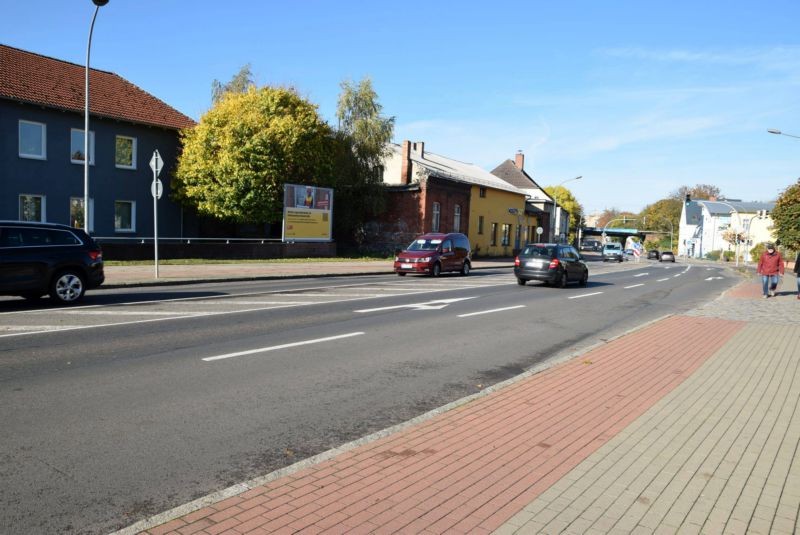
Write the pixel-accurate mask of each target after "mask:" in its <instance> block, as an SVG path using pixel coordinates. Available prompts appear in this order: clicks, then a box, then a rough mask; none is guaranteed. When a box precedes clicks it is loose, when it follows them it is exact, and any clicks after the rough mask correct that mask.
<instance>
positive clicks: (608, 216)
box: [597, 208, 620, 228]
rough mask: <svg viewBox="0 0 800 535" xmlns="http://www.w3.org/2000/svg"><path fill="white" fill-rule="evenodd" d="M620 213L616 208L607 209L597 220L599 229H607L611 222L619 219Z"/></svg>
mask: <svg viewBox="0 0 800 535" xmlns="http://www.w3.org/2000/svg"><path fill="white" fill-rule="evenodd" d="M619 214H620V211H619V210H618V209H616V208H606V209H605V210H603V213H601V214H600V217H599V218H597V228H603V227H605V226H606V225H607V224H608V223H609V222H610V221H612V220H614V219H616V218H618V217H619Z"/></svg>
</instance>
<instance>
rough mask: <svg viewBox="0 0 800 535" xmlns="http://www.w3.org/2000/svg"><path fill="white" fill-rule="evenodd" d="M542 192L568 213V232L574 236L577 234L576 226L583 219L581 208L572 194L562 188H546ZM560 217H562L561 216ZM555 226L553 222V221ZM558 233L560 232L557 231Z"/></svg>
mask: <svg viewBox="0 0 800 535" xmlns="http://www.w3.org/2000/svg"><path fill="white" fill-rule="evenodd" d="M544 191H545V192H546V193H547V194H548V195H549V196H550V197H551V198H553V199H554V200H555V201H556V202H557V203H558V205H559V206H561V208H562V209H563V210H566V211H567V212H569V216H570V217H569V232H570V234H572V235H574V234H575V233H577V229H578V226H579V225H580V222H581V220H582V219H583V206H581V205H580V203H579V202H578V200H577V199H576V198H575V196H574V195H572V192H571V191H570V190H568V189H567V188H565V187H564V186H547V187H546V188H544ZM561 217H564V216H563V215H562V216H561ZM553 224H555V221H553ZM559 232H560V231H559Z"/></svg>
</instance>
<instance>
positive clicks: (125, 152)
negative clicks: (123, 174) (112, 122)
mask: <svg viewBox="0 0 800 535" xmlns="http://www.w3.org/2000/svg"><path fill="white" fill-rule="evenodd" d="M114 162H115V164H116V166H117V167H118V168H119V169H136V138H135V137H127V136H117V142H116V150H115V152H114Z"/></svg>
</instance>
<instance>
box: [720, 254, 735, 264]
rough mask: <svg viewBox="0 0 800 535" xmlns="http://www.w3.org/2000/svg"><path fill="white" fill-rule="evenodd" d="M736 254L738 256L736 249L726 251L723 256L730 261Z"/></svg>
mask: <svg viewBox="0 0 800 535" xmlns="http://www.w3.org/2000/svg"><path fill="white" fill-rule="evenodd" d="M734 256H736V253H735V252H734V251H725V252H724V253H722V258H724V259H725V261H726V262H730V261H731V260H733V257H734Z"/></svg>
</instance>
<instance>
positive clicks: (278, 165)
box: [172, 87, 334, 223]
mask: <svg viewBox="0 0 800 535" xmlns="http://www.w3.org/2000/svg"><path fill="white" fill-rule="evenodd" d="M181 137H182V141H183V153H182V154H181V155H180V157H179V158H178V165H177V169H176V172H175V177H174V178H173V181H172V187H173V189H174V197H175V199H176V200H178V201H180V202H183V203H186V204H188V205H191V206H194V207H196V209H197V211H198V212H199V213H200V214H203V215H210V216H213V217H215V218H218V219H224V220H229V221H234V222H247V223H271V222H276V221H280V220H281V216H282V208H283V185H284V183H286V182H289V183H295V184H315V185H319V184H321V183H325V182H329V181H330V177H332V176H333V169H332V152H333V151H334V148H333V147H332V143H333V142H332V140H333V137H332V132H331V129H330V127H329V126H328V125H327V124H326V123H325V122H324V121H323V120H322V119H321V118H320V117H319V114H318V113H317V107H316V106H315V105H313V104H311V103H310V102H308V101H306V100H304V99H302V98H301V97H300V96H298V95H297V93H296V92H294V91H292V90H289V89H283V88H272V87H263V88H261V89H255V88H254V87H250V88H249V89H248V90H247V91H246V92H245V93H237V92H226V93H224V94H223V96H222V98H221V99H220V100H219V101H218V102H217V103H216V105H215V106H214V107H213V108H211V110H209V111H208V112H206V113H205V114H204V115H203V117H202V118H201V119H200V122H199V123H198V124H197V125H196V126H195V127H193V128H191V129H187V130H184V131H183V132H182V133H181Z"/></svg>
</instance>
